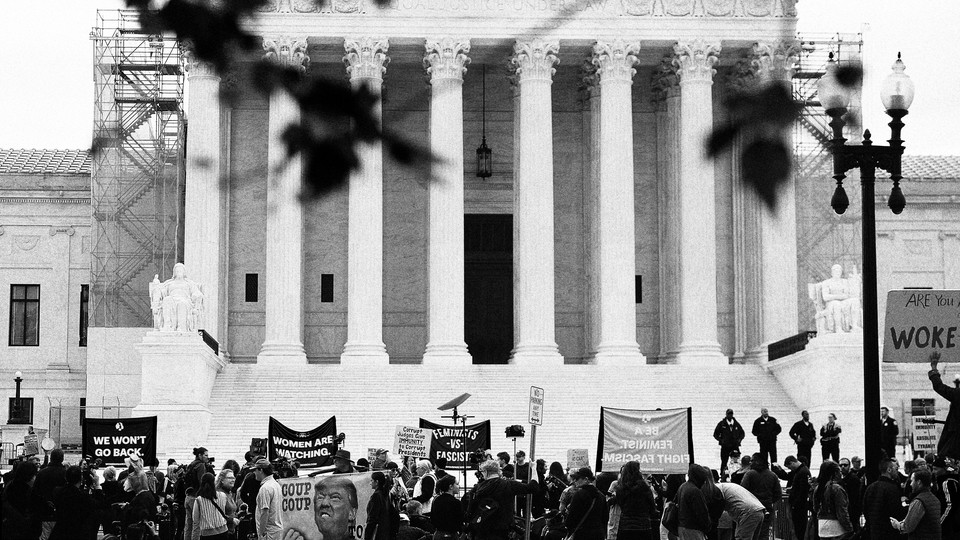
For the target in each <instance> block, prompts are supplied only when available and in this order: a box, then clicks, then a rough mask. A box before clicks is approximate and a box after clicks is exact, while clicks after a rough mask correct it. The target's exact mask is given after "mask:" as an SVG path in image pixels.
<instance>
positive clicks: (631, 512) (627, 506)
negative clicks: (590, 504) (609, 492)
mask: <svg viewBox="0 0 960 540" xmlns="http://www.w3.org/2000/svg"><path fill="white" fill-rule="evenodd" d="M614 500H615V501H616V503H617V505H618V506H619V507H620V526H619V528H618V530H620V531H648V530H650V529H652V528H653V527H652V526H651V518H652V517H653V516H654V514H655V513H656V511H657V506H656V504H657V503H656V502H655V501H654V500H653V492H651V491H650V488H649V487H648V486H646V485H643V486H637V489H634V490H632V491H626V490H624V491H623V492H618V491H616V490H615V491H614ZM598 504H599V503H598Z"/></svg>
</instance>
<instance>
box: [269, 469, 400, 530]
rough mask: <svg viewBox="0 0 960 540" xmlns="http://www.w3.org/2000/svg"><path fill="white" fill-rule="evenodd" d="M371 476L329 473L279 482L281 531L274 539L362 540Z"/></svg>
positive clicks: (369, 474)
mask: <svg viewBox="0 0 960 540" xmlns="http://www.w3.org/2000/svg"><path fill="white" fill-rule="evenodd" d="M372 474H373V473H370V472H365V473H359V474H331V475H323V476H317V477H315V478H310V477H300V478H283V479H281V480H278V482H280V494H281V496H282V499H281V502H280V523H281V525H282V531H281V532H279V533H278V534H276V537H277V538H298V539H301V540H363V538H364V529H365V528H366V525H367V503H369V502H370V496H371V495H372V494H373V488H372V487H371V485H370V476H371V475H372ZM387 525H388V526H389V524H387ZM298 535H299V536H298Z"/></svg>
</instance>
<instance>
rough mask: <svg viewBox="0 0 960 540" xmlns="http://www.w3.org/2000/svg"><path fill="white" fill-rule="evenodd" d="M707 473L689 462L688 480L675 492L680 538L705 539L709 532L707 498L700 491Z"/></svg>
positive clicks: (688, 539)
mask: <svg viewBox="0 0 960 540" xmlns="http://www.w3.org/2000/svg"><path fill="white" fill-rule="evenodd" d="M632 463H636V462H632ZM709 475H710V472H709V471H708V470H707V469H705V468H704V467H701V466H700V465H697V464H696V463H691V464H690V467H689V469H688V470H687V478H688V480H687V481H686V482H684V483H683V484H682V485H681V486H680V490H679V491H678V492H677V517H678V518H679V520H678V521H679V528H678V529H677V531H678V537H679V538H680V540H705V539H706V537H707V534H708V533H709V532H710V511H709V509H708V508H707V498H706V497H705V496H704V494H703V491H701V488H703V484H704V483H706V481H707V477H708V476H709Z"/></svg>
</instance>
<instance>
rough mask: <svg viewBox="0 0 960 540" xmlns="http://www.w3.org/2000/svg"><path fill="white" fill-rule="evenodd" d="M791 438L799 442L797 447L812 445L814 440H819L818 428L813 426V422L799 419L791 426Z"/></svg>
mask: <svg viewBox="0 0 960 540" xmlns="http://www.w3.org/2000/svg"><path fill="white" fill-rule="evenodd" d="M790 438H791V439H793V441H794V442H796V443H797V447H799V448H804V447H811V446H813V441H815V440H817V428H815V427H813V423H812V422H807V423H806V424H804V423H803V420H797V421H796V423H794V424H793V427H791V428H790Z"/></svg>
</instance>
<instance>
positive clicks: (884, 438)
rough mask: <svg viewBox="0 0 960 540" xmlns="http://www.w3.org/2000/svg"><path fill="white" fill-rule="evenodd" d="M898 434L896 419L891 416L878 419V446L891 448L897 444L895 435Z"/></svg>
mask: <svg viewBox="0 0 960 540" xmlns="http://www.w3.org/2000/svg"><path fill="white" fill-rule="evenodd" d="M899 434H900V428H899V427H898V426H897V421H896V420H894V419H893V418H891V417H889V416H888V417H887V419H886V420H881V421H880V448H893V447H895V446H896V445H897V435H899ZM887 457H888V458H894V457H896V456H887Z"/></svg>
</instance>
